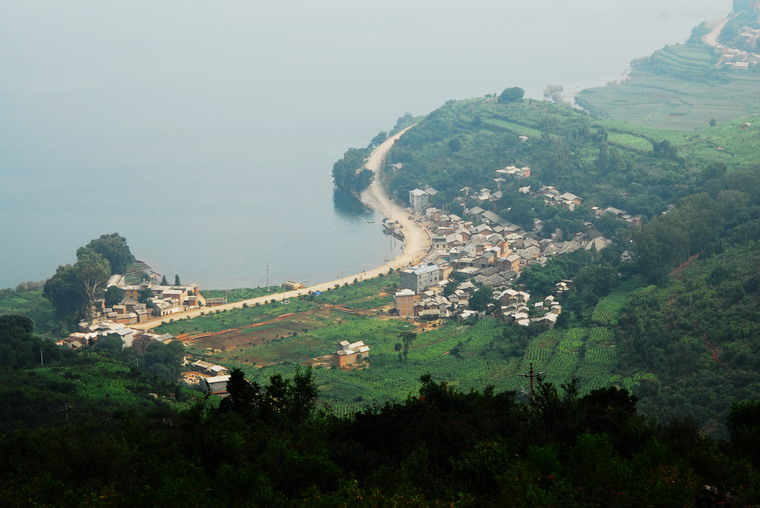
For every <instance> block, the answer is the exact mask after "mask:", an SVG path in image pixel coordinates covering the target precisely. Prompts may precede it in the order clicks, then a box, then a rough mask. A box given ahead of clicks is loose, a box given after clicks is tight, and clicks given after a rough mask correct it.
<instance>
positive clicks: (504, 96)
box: [499, 86, 525, 103]
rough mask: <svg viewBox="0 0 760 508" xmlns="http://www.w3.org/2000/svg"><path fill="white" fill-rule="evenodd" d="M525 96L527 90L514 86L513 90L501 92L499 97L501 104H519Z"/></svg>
mask: <svg viewBox="0 0 760 508" xmlns="http://www.w3.org/2000/svg"><path fill="white" fill-rule="evenodd" d="M524 95H525V90H523V89H522V88H520V87H519V86H513V87H512V88H506V89H505V90H504V91H503V92H501V94H500V95H499V102H501V103H505V102H518V101H521V100H522V98H523V96H524Z"/></svg>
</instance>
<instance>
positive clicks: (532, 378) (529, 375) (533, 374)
mask: <svg viewBox="0 0 760 508" xmlns="http://www.w3.org/2000/svg"><path fill="white" fill-rule="evenodd" d="M544 374H546V372H545V371H544V372H535V371H534V370H533V362H531V363H530V371H529V372H528V373H527V374H518V376H522V377H527V378H529V379H530V401H531V402H533V401H535V400H536V396H535V394H534V388H535V379H536V378H537V377H538V376H543V375H544Z"/></svg>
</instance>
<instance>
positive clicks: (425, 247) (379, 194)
mask: <svg viewBox="0 0 760 508" xmlns="http://www.w3.org/2000/svg"><path fill="white" fill-rule="evenodd" d="M410 128H411V127H407V128H406V129H404V130H403V131H401V132H399V133H398V134H396V135H395V136H392V137H390V138H388V139H387V140H386V141H385V142H384V143H382V144H381V145H380V146H378V147H377V148H375V149H374V150H373V151H372V153H371V154H370V156H369V158H368V159H367V163H366V167H367V168H368V169H371V170H372V171H374V172H375V179H374V180H373V182H372V185H370V186H369V188H367V190H365V191H364V192H363V193H362V195H361V199H362V201H363V202H364V203H365V204H367V205H368V206H370V207H372V208H374V209H375V210H377V212H379V213H380V214H382V215H383V216H385V217H387V218H389V219H393V220H397V221H398V222H399V223H400V224H401V225H402V227H403V229H402V231H403V232H404V250H403V252H402V253H401V254H400V255H399V256H398V257H396V258H395V259H392V260H390V261H388V262H387V263H385V264H384V265H382V266H378V267H377V268H373V269H372V270H367V271H364V272H361V273H357V274H354V275H348V276H346V277H343V278H341V279H335V280H331V281H329V282H323V283H321V284H314V285H312V286H309V287H306V288H303V289H297V290H293V291H285V292H282V293H275V294H272V295H266V296H260V297H258V298H250V299H248V300H241V301H239V302H235V303H228V304H225V305H217V306H214V307H206V308H202V309H193V310H189V311H186V312H177V313H176V314H171V315H170V316H163V317H161V318H156V319H152V320H150V321H147V322H145V323H137V324H134V325H130V327H131V328H136V329H138V330H147V329H150V328H153V327H154V326H158V325H160V324H163V323H165V322H169V320H170V319H172V320H174V321H177V320H180V319H191V318H194V317H198V316H200V315H201V312H203V313H206V312H208V311H209V310H213V311H219V310H229V309H239V308H242V307H243V305H244V304H246V305H249V306H250V305H255V304H257V303H258V304H263V303H264V302H265V301H268V300H277V301H282V300H287V299H289V298H295V297H298V296H301V295H305V294H307V293H309V292H315V291H327V290H328V289H332V288H334V287H335V285H336V284H338V285H340V286H342V285H343V284H351V283H352V282H353V281H354V279H358V280H365V279H372V278H375V277H377V276H378V275H380V274H381V273H383V274H384V273H388V270H390V269H391V268H393V269H394V270H395V269H399V268H404V267H406V266H409V265H412V264H415V263H417V262H419V261H420V260H421V259H422V258H424V257H425V255H426V254H427V253H428V252H429V251H430V247H431V239H430V235H429V234H428V232H427V231H426V230H425V228H423V227H422V226H420V225H419V224H417V223H416V222H414V221H413V220H411V219H409V212H408V211H407V210H405V209H404V208H403V207H401V206H399V205H397V204H396V203H394V202H393V201H391V199H390V198H389V197H388V194H387V192H386V191H385V188H384V186H383V182H382V173H381V172H380V170H381V169H382V165H383V160H384V159H385V156H386V155H387V154H388V152H389V151H390V149H391V147H393V143H395V142H396V140H397V139H398V138H400V137H401V136H402V135H403V134H404V133H405V132H406V131H407V130H408V129H410Z"/></svg>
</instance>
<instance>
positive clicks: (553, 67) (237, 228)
mask: <svg viewBox="0 0 760 508" xmlns="http://www.w3.org/2000/svg"><path fill="white" fill-rule="evenodd" d="M730 6H731V2H730V1H729V0H721V1H716V0H689V1H686V0H672V1H662V0H659V1H655V0H643V1H642V0H638V1H636V2H634V1H620V0H613V1H611V0H576V1H573V2H567V1H561V0H551V1H550V0H539V1H534V2H512V1H506V2H505V1H485V0H480V1H473V2H467V3H466V4H465V3H464V2H453V1H436V2H432V1H418V2H402V1H398V0H391V1H386V2H372V3H369V2H361V3H360V2H355V1H346V0H326V1H323V2H319V3H315V2H267V3H265V4H261V5H252V4H251V2H243V1H221V2H200V1H187V0H183V1H176V0H170V1H161V2H147V1H142V0H138V1H132V2H128V3H114V2H100V1H94V0H92V1H82V0H69V1H66V2H59V1H30V0H23V1H15V0H10V1H9V0H6V1H5V2H3V3H2V5H0V17H1V19H2V20H3V28H2V30H0V64H1V65H2V68H3V77H2V78H0V116H1V117H2V119H3V123H2V135H1V136H0V154H1V155H0V177H1V178H2V180H1V181H2V183H1V184H0V212H1V215H0V238H2V239H3V240H2V243H1V244H0V245H2V247H0V287H11V286H14V285H15V284H16V283H18V282H21V281H23V280H39V279H43V278H46V277H48V276H50V275H51V274H52V273H53V271H54V270H55V267H56V266H57V265H58V264H62V263H66V262H71V261H73V257H74V252H75V250H76V248H77V247H78V246H80V245H83V244H85V243H87V242H88V241H89V240H90V239H92V238H95V237H97V236H99V235H100V234H103V233H110V232H113V231H118V232H119V233H121V234H122V235H124V236H126V237H127V238H128V240H129V243H130V245H131V247H132V250H133V252H134V253H135V254H136V255H137V256H138V258H142V259H146V260H148V261H149V262H151V264H153V265H154V267H156V268H157V269H158V270H159V271H162V272H163V271H166V272H167V273H169V274H174V273H180V274H182V275H183V280H189V279H192V280H200V281H201V283H202V285H206V286H209V285H210V286H213V287H233V286H245V285H257V284H263V283H264V280H265V279H264V277H265V275H264V271H263V270H264V266H265V265H270V266H271V267H272V273H271V277H272V280H273V281H274V282H279V281H281V280H283V279H285V278H294V279H302V280H307V279H308V280H310V281H311V282H317V281H319V280H320V279H321V280H328V279H329V278H332V277H335V276H336V275H337V274H338V273H339V272H343V271H345V272H346V273H349V272H350V271H351V270H355V269H356V268H359V269H361V267H363V266H367V267H369V266H371V265H373V264H374V263H376V262H377V260H378V259H381V258H382V257H383V256H384V255H386V252H385V251H384V250H383V249H385V248H386V247H385V246H386V244H387V242H388V241H387V239H386V238H384V237H383V236H382V234H381V233H380V231H379V228H377V227H375V226H376V225H371V224H368V223H367V222H366V221H365V220H363V219H355V218H351V217H346V216H344V215H341V214H338V213H336V212H335V211H334V210H333V204H332V190H331V189H332V182H331V180H330V169H331V166H332V163H333V162H334V161H335V160H336V159H338V158H339V157H340V156H341V155H342V154H343V152H344V151H345V150H346V149H347V148H348V147H349V146H363V145H366V144H367V142H368V141H369V139H370V138H371V137H372V136H374V135H375V134H376V133H377V132H378V131H380V130H387V129H389V128H390V127H392V125H393V123H394V122H395V119H396V118H397V117H398V116H400V115H401V114H402V113H404V112H406V111H410V112H412V113H415V114H423V113H427V112H429V111H430V110H432V109H434V108H436V107H437V106H439V105H440V104H441V103H443V102H444V101H446V100H448V99H459V98H466V97H471V96H480V95H483V94H486V93H493V92H499V91H501V90H502V89H503V88H505V87H507V86H521V87H523V88H525V89H526V92H527V95H529V96H531V97H533V98H541V96H542V91H543V89H544V87H545V86H546V85H549V84H562V85H564V86H565V89H566V90H567V91H570V92H572V91H575V90H577V89H579V88H583V87H588V86H598V85H602V84H604V83H605V82H607V81H609V80H612V79H616V78H617V77H618V76H619V75H620V74H622V72H623V71H624V70H625V69H626V67H627V64H628V62H629V61H630V60H631V59H633V58H635V57H639V56H643V55H646V54H649V53H650V52H652V51H653V50H655V49H657V48H659V47H661V46H663V45H665V44H667V43H674V42H678V41H683V40H685V39H686V38H688V36H689V33H690V30H691V28H692V27H694V26H695V25H697V24H698V23H699V22H701V21H703V20H707V19H713V18H717V17H722V16H724V15H725V14H726V13H728V11H729V10H730Z"/></svg>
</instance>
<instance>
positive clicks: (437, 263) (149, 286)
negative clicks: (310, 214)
mask: <svg viewBox="0 0 760 508" xmlns="http://www.w3.org/2000/svg"><path fill="white" fill-rule="evenodd" d="M495 173H496V174H495V178H494V183H495V184H496V187H497V190H495V191H492V190H491V189H488V188H482V189H479V190H474V189H471V188H469V187H464V188H462V189H461V190H460V193H461V195H460V196H459V197H457V199H456V201H458V202H459V203H461V204H465V203H470V204H472V203H473V202H479V203H481V205H482V206H477V205H476V206H470V207H469V208H467V207H464V208H463V210H464V213H463V215H464V217H460V216H458V215H455V214H452V213H445V212H444V211H442V210H440V209H438V208H435V207H433V206H430V198H432V197H433V196H435V195H436V194H437V191H436V190H435V189H433V188H432V187H426V188H424V189H414V190H412V191H409V208H408V209H407V212H408V213H409V214H410V219H411V220H413V221H414V222H413V224H415V225H417V226H419V227H422V228H424V230H425V232H426V234H427V235H428V237H429V247H428V249H427V253H426V254H425V255H424V257H423V258H422V259H421V260H419V262H418V263H416V264H414V265H413V266H407V267H405V268H403V269H401V270H399V271H398V273H399V286H400V287H399V289H398V291H396V292H395V294H393V305H392V308H390V309H389V310H388V311H387V312H388V314H389V315H391V316H397V317H398V318H399V319H406V320H414V321H423V322H424V321H433V320H450V319H454V320H458V321H460V322H461V321H466V320H477V319H480V318H483V317H484V316H486V315H493V316H495V317H496V318H497V319H500V320H501V321H502V322H504V323H510V324H515V325H517V326H529V325H531V324H538V325H541V326H546V328H547V329H552V328H554V326H555V324H556V322H557V319H558V318H559V316H560V315H561V313H562V306H561V305H560V303H559V301H558V297H559V295H560V294H561V293H563V292H565V291H568V290H569V289H570V288H571V286H572V281H571V280H563V281H561V282H558V283H557V284H556V286H555V288H554V292H553V293H552V294H547V295H531V294H529V293H528V292H526V291H524V290H523V289H521V288H520V286H519V277H520V274H521V272H522V271H523V270H525V269H526V268H529V267H531V266H534V265H543V264H545V263H546V262H547V261H548V260H549V259H551V258H554V257H557V256H561V255H563V254H569V253H572V252H575V251H578V250H581V249H582V250H587V251H593V252H595V253H596V252H599V251H601V250H602V249H604V248H605V247H607V246H608V245H609V244H610V243H611V240H610V239H608V238H605V237H604V236H603V235H602V234H601V233H600V232H599V231H598V230H596V228H595V227H594V224H593V223H591V222H586V223H585V224H584V231H583V232H580V233H577V234H575V235H574V236H573V237H572V238H562V235H561V233H560V232H559V231H557V232H553V233H552V234H551V235H550V236H549V238H542V235H540V234H539V233H541V230H542V227H543V224H542V222H541V221H540V220H538V219H535V220H534V222H533V224H534V227H533V230H531V231H526V230H525V229H523V228H521V227H519V226H517V225H515V224H513V223H511V222H509V221H508V220H506V219H504V218H503V217H501V216H499V215H498V214H496V213H495V212H493V211H489V210H487V209H486V208H487V207H488V203H489V202H493V201H496V200H498V199H501V198H502V192H501V190H499V189H500V188H501V185H502V184H503V183H504V182H505V181H506V180H505V179H508V178H511V179H526V178H529V177H530V175H531V170H530V168H529V167H517V166H513V165H511V166H507V167H505V168H503V169H499V170H496V172H495ZM519 192H520V193H521V194H524V195H526V196H529V197H531V198H533V199H537V200H543V202H544V203H545V204H546V205H548V206H559V207H564V208H566V209H568V210H574V209H575V208H576V207H579V206H581V205H582V203H583V200H582V199H581V198H580V197H578V196H576V195H574V194H572V193H569V192H564V193H563V192H560V190H559V189H557V188H555V187H552V186H541V187H540V188H538V189H535V190H533V189H532V188H531V186H523V187H520V188H519ZM591 209H592V211H593V212H594V215H595V216H596V217H602V216H604V215H605V214H611V215H612V216H614V217H617V218H619V219H621V220H622V221H625V222H626V223H628V224H629V225H630V226H636V225H639V224H640V223H641V218H640V217H638V216H632V215H630V214H628V213H626V212H625V211H624V210H619V209H616V208H613V207H607V208H599V207H592V208H591ZM383 225H384V227H385V228H386V232H388V233H389V234H393V235H394V236H397V237H399V238H402V239H403V238H404V234H403V226H402V225H401V224H400V223H399V222H398V221H392V220H390V219H385V220H384V221H383ZM156 275H157V274H154V277H152V279H153V280H151V279H149V278H143V280H142V281H140V283H139V284H131V283H127V282H126V278H125V276H123V275H114V276H112V277H111V278H110V280H109V281H108V284H107V287H108V288H109V289H110V288H118V290H119V294H120V295H122V297H121V301H119V302H118V303H117V304H112V305H111V306H110V307H109V306H107V304H106V299H105V298H101V299H98V300H96V301H95V305H94V308H93V309H91V310H92V313H93V319H92V320H91V321H88V322H82V323H80V324H79V330H78V331H77V332H74V333H72V334H70V335H69V336H68V337H66V338H65V339H62V340H60V341H58V344H59V345H60V346H64V347H68V348H70V349H74V350H77V349H81V348H84V347H87V346H91V345H94V344H96V343H97V341H98V340H101V339H103V338H107V337H114V338H117V339H118V340H120V341H121V345H122V348H127V347H132V348H135V349H136V350H138V351H142V352H145V351H146V350H147V348H148V347H150V345H151V344H152V343H162V344H165V343H167V342H170V341H174V340H178V339H177V338H176V337H174V336H172V335H170V334H159V333H154V332H153V331H152V330H151V325H150V323H151V321H154V320H155V323H156V324H160V323H161V322H162V321H161V318H166V317H169V318H171V317H172V316H174V315H177V314H180V313H183V312H187V311H189V310H193V309H203V308H213V307H215V306H219V305H224V304H226V303H227V302H226V299H225V298H209V299H207V298H205V297H204V296H203V295H202V294H201V290H200V286H199V285H198V284H197V283H191V284H186V285H183V284H180V281H179V278H178V277H177V278H176V279H175V284H168V282H167V281H166V279H165V278H163V280H161V281H160V282H158V281H157V279H158V277H157V276H156ZM282 289H283V291H297V290H302V289H305V290H308V288H305V287H304V285H303V284H302V283H299V282H293V281H286V282H284V283H283V284H282ZM479 292H483V293H482V294H486V293H487V294H488V297H487V298H485V299H484V298H482V294H481V295H479V294H478V293H479ZM183 344H185V345H187V343H186V342H183ZM369 354H370V347H369V346H368V345H367V344H365V343H364V342H363V341H357V342H353V343H349V342H348V341H346V340H342V339H341V338H336V348H335V350H334V352H333V353H332V354H331V355H327V356H328V357H329V359H328V365H331V366H333V367H334V368H339V369H356V368H365V367H366V366H367V365H368V364H367V360H368V358H369ZM183 367H184V370H185V372H184V373H183V379H184V381H185V382H186V383H188V384H189V385H193V386H197V387H199V388H200V389H201V390H202V391H204V392H205V393H209V394H212V395H217V396H225V395H226V383H227V380H228V379H229V377H230V369H229V368H227V367H225V366H222V365H217V364H214V363H211V362H208V361H205V360H203V359H198V358H197V357H194V356H193V355H186V356H185V358H184V361H183Z"/></svg>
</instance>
